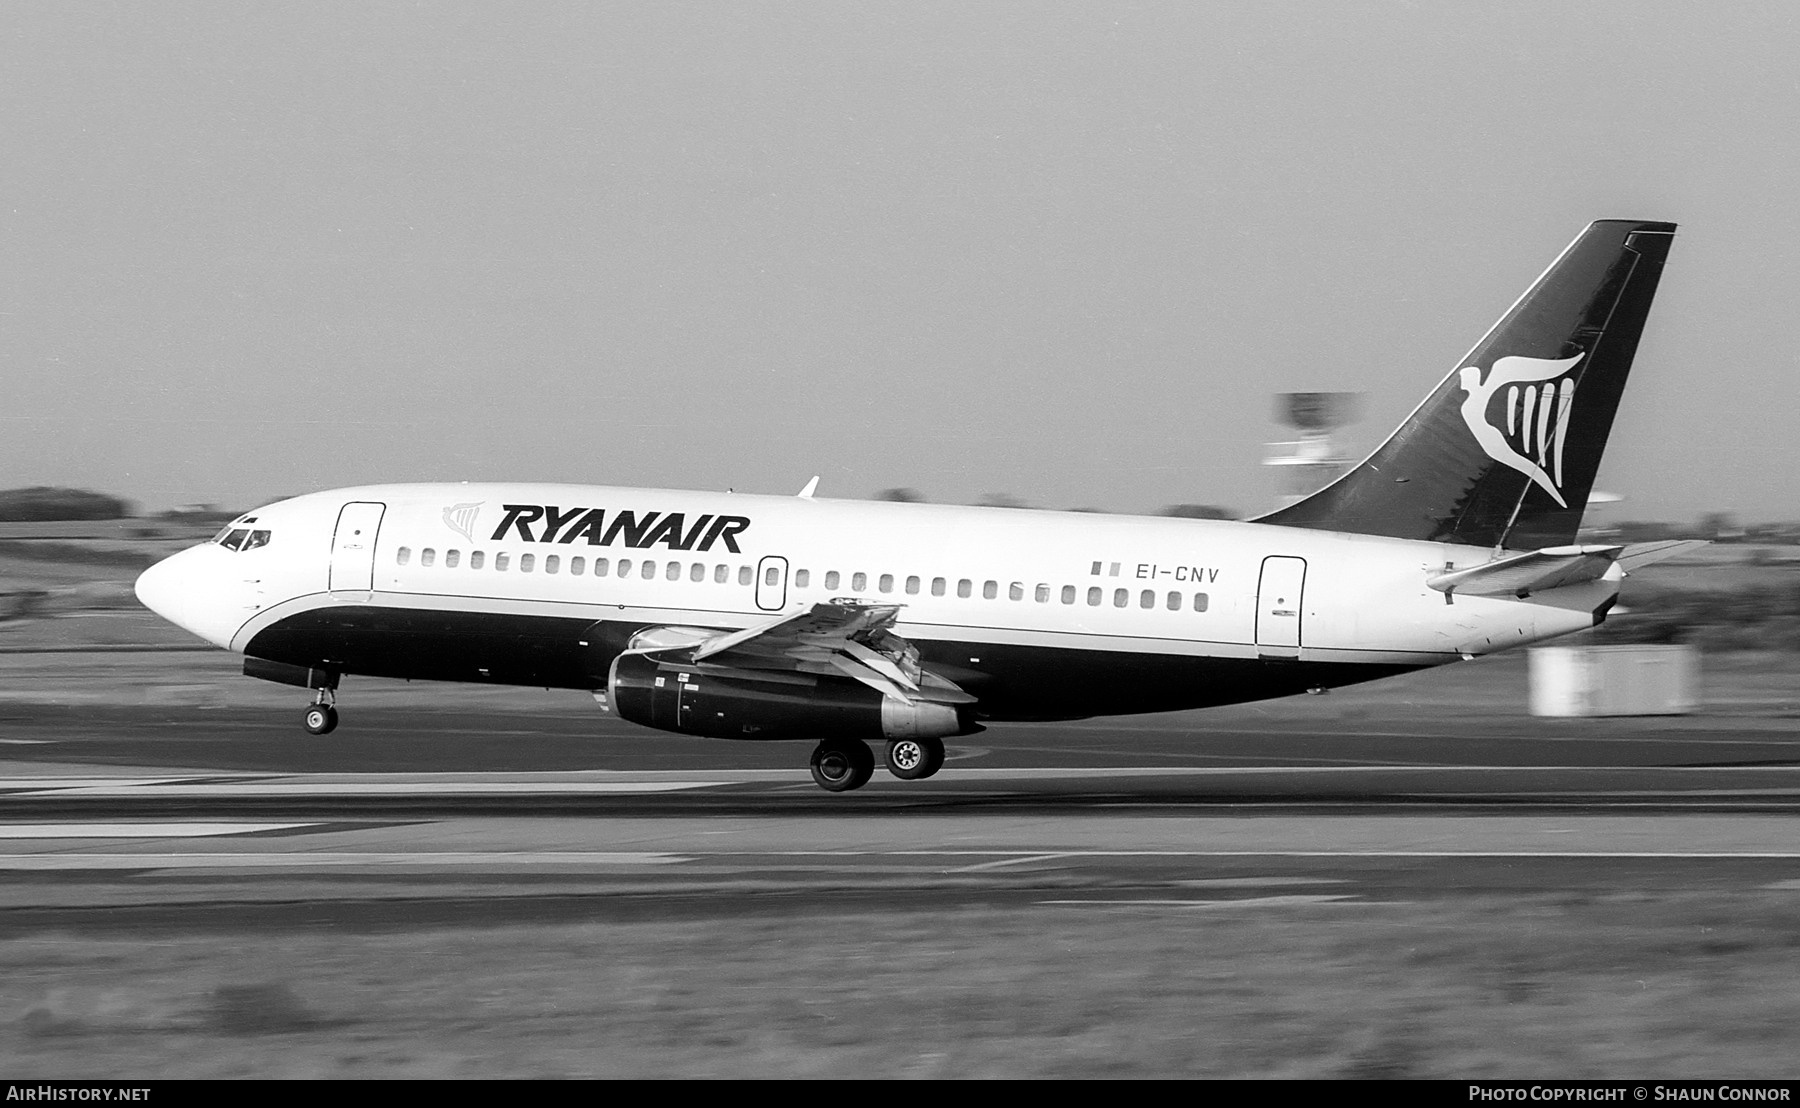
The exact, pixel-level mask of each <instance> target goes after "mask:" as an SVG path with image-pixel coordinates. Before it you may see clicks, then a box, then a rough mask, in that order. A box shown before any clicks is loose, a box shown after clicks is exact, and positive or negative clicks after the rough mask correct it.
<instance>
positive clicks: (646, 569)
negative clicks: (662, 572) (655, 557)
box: [638, 559, 656, 581]
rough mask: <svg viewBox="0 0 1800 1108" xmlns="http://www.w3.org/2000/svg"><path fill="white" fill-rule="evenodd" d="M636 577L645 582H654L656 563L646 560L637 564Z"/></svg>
mask: <svg viewBox="0 0 1800 1108" xmlns="http://www.w3.org/2000/svg"><path fill="white" fill-rule="evenodd" d="M638 576H639V577H642V578H643V579H644V580H646V581H654V580H656V563H655V562H652V561H649V560H648V559H646V560H644V561H642V562H639V563H638Z"/></svg>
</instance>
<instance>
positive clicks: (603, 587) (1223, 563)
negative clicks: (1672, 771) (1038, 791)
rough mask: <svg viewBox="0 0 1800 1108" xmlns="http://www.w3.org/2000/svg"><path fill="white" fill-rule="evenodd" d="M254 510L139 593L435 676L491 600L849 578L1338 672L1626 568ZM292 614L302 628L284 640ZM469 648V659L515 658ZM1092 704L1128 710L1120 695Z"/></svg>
mask: <svg viewBox="0 0 1800 1108" xmlns="http://www.w3.org/2000/svg"><path fill="white" fill-rule="evenodd" d="M359 506H360V507H359ZM672 517H679V518H672ZM247 518H253V519H254V522H253V523H248V524H244V525H240V526H238V530H246V531H252V530H253V531H264V532H267V536H266V538H265V539H263V540H262V541H261V543H260V545H255V546H253V547H250V548H246V549H240V550H233V549H229V548H228V546H227V545H222V544H221V543H220V542H219V541H217V540H215V541H214V542H212V543H208V544H205V545H202V546H198V547H195V548H192V549H189V550H186V551H183V552H181V553H179V554H177V555H175V556H174V557H172V558H169V559H167V560H165V561H164V562H162V563H159V564H158V565H157V566H155V567H153V568H152V569H150V570H149V571H147V572H146V573H145V575H144V577H143V579H142V581H141V582H140V585H139V595H140V596H141V597H142V598H143V600H144V602H145V603H146V604H147V605H148V606H149V607H151V608H152V609H154V610H156V611H157V612H159V613H160V614H162V615H164V616H165V617H167V618H169V619H171V620H172V621H174V622H176V623H178V624H180V625H181V626H183V627H186V628H187V629H189V630H190V631H192V632H194V633H195V634H198V635H200V636H201V637H202V638H205V639H207V640H208V641H210V642H213V643H215V644H217V645H219V646H221V647H224V648H227V649H230V650H234V651H238V652H243V653H249V654H252V655H256V656H265V657H266V656H271V652H270V650H268V649H264V647H265V646H266V644H270V643H284V642H285V643H290V644H291V643H294V642H299V641H301V640H305V642H307V643H310V644H312V645H310V646H307V647H305V648H304V650H303V649H302V648H301V647H299V646H293V645H290V646H286V647H283V648H282V649H283V650H288V651H289V652H294V651H300V652H301V653H305V654H306V656H305V657H291V658H290V657H281V655H280V652H279V651H276V652H275V653H274V655H273V656H277V657H279V658H280V660H283V661H292V662H295V663H296V664H326V665H335V666H338V667H339V668H340V669H341V671H342V672H347V673H356V672H375V673H384V674H388V675H394V676H418V677H426V678H430V677H449V678H451V679H455V678H457V677H458V676H460V675H461V674H460V671H457V672H449V671H446V672H438V671H435V670H434V669H433V667H432V666H431V665H422V666H419V667H409V665H408V661H407V658H406V657H404V656H403V655H404V653H405V651H406V650H407V649H408V648H409V647H410V648H411V649H414V650H417V651H419V652H420V653H421V654H422V655H423V654H430V653H432V652H433V651H437V650H439V649H440V648H441V647H442V646H443V644H433V643H431V642H430V638H431V635H432V633H433V632H432V630H431V628H433V627H434V626H442V627H444V628H445V630H444V632H443V633H444V634H446V635H454V634H467V633H468V631H467V629H468V628H469V627H471V626H477V625H479V621H481V620H484V619H485V620H489V621H490V622H492V621H499V622H493V626H494V627H496V628H500V631H499V639H500V640H501V641H504V639H505V638H506V636H507V635H510V634H515V633H524V634H530V633H532V632H530V631H529V630H526V631H523V632H521V631H518V629H519V628H530V627H531V626H534V624H533V621H539V622H540V623H541V624H542V625H544V626H549V625H555V626H559V627H577V626H581V625H585V624H602V623H604V624H611V625H617V626H620V627H626V628H634V629H643V628H652V627H683V628H711V629H738V628H744V627H749V626H752V625H755V624H759V623H764V622H767V621H769V620H770V619H772V618H776V617H778V616H779V615H780V614H781V613H791V612H793V611H796V610H800V609H804V608H807V607H809V606H811V605H812V604H814V603H817V602H821V601H826V600H831V599H835V598H845V597H849V598H860V599H863V600H868V601H874V602H879V603H884V604H899V605H904V608H903V610H902V611H901V613H900V615H899V619H898V623H897V624H896V626H895V628H894V630H895V632H896V633H897V634H899V635H901V636H903V637H904V638H905V639H907V640H909V641H911V642H913V643H916V644H918V645H919V646H920V648H921V649H922V650H924V651H925V652H926V653H927V655H928V656H933V657H935V658H936V660H938V661H942V662H946V663H950V664H954V665H956V666H960V667H965V668H972V669H973V670H977V671H979V670H981V669H982V667H983V665H984V664H988V663H984V659H983V654H982V651H983V650H984V649H989V648H991V649H992V650H993V651H996V652H1001V653H1006V652H1007V651H1009V650H1011V648H1029V650H1028V652H1027V654H1028V655H1029V656H1030V657H1051V656H1054V655H1055V654H1057V653H1060V652H1076V653H1077V654H1080V655H1094V656H1099V655H1104V656H1107V657H1108V658H1109V659H1110V660H1111V662H1112V663H1113V664H1114V665H1115V666H1116V665H1119V664H1124V665H1126V666H1129V661H1130V658H1131V656H1140V655H1152V656H1157V657H1159V658H1162V659H1178V658H1179V659H1195V660H1200V659H1218V660H1226V659H1234V660H1241V661H1244V662H1251V663H1255V662H1258V661H1262V662H1265V663H1268V664H1270V665H1273V666H1277V667H1279V666H1282V665H1284V664H1285V665H1290V666H1291V665H1294V664H1302V665H1306V667H1307V669H1308V671H1309V672H1315V671H1317V672H1323V668H1322V667H1329V669H1330V670H1331V671H1332V672H1333V673H1334V676H1333V677H1331V678H1329V679H1323V678H1309V679H1308V680H1314V681H1315V683H1317V684H1326V685H1330V684H1345V683H1350V682H1352V681H1355V680H1360V679H1363V678H1364V677H1365V676H1379V675H1381V674H1383V673H1386V672H1393V671H1394V667H1402V668H1411V667H1418V666H1428V665H1435V664H1438V663H1442V662H1446V661H1451V660H1455V659H1457V658H1460V657H1466V656H1473V655H1480V654H1486V653H1490V652H1492V651H1495V650H1501V649H1505V648H1507V647H1512V646H1517V645H1519V644H1522V643H1529V642H1534V641H1537V640H1541V639H1545V638H1550V637H1552V636H1556V635H1562V634H1566V633H1568V632H1571V631H1576V630H1580V629H1583V628H1586V627H1590V626H1592V625H1593V623H1594V622H1595V618H1594V612H1595V611H1596V610H1597V609H1600V608H1602V606H1603V605H1604V604H1606V602H1608V601H1609V600H1610V599H1611V598H1612V597H1613V596H1615V595H1616V593H1617V589H1618V574H1617V572H1616V571H1614V572H1613V573H1611V574H1609V575H1608V576H1607V577H1606V578H1604V579H1601V580H1597V581H1592V582H1587V583H1585V584H1582V585H1577V586H1571V587H1568V588H1562V589H1557V590H1554V591H1553V592H1550V593H1546V594H1540V595H1536V596H1532V597H1529V598H1526V599H1514V598H1510V597H1502V598H1495V597H1478V596H1458V597H1455V599H1454V600H1453V601H1447V599H1446V596H1445V595H1444V594H1443V593H1441V592H1436V591H1433V590H1432V589H1430V588H1427V586H1426V583H1425V582H1426V579H1427V577H1428V576H1429V575H1431V574H1433V573H1440V572H1442V571H1443V570H1444V569H1445V568H1446V567H1447V566H1452V567H1460V566H1468V565H1473V564H1477V563H1480V562H1484V561H1486V560H1488V559H1489V558H1490V557H1491V556H1492V553H1493V552H1491V551H1488V550H1482V549H1476V548H1472V547H1464V546H1453V545H1444V544H1437V543H1426V542H1412V541H1402V540H1395V539H1385V538H1374V537H1368V536H1361V535H1350V534H1341V533H1335V532H1328V531H1317V530H1306V529H1298V528H1287V527H1277V526H1267V525H1259V524H1251V523H1236V522H1219V521H1209V520H1192V519H1182V518H1168V517H1142V516H1110V515H1098V514H1088V513H1067V512H1050V511H1034V510H1019V509H1006V508H978V507H957V506H948V505H925V504H894V503H886V502H868V501H847V500H823V499H810V498H801V497H776V496H756V495H738V494H730V493H725V494H721V493H705V492H691V491H675V490H662V489H631V488H612V487H604V486H584V485H545V484H481V485H473V484H462V485H382V486H368V487H362V488H351V489H339V490H333V491H329V492H321V493H314V494H311V495H307V496H302V497H298V498H295V499H292V500H287V501H282V502H280V503H277V504H274V505H271V506H269V507H266V508H262V509H259V510H258V511H256V512H254V513H251V514H250V516H249V517H247ZM230 530H231V529H228V532H229V531H230ZM233 545H247V544H233ZM682 547H686V549H682ZM359 612H360V613H365V614H366V613H373V612H381V613H387V615H386V617H385V618H386V619H387V620H388V621H389V624H391V625H392V626H393V627H395V628H401V629H402V630H403V633H396V634H388V635H387V636H386V637H385V638H383V639H382V645H381V647H380V652H381V659H380V662H379V664H369V663H367V662H358V661H357V659H356V657H355V656H354V655H355V648H354V647H353V646H352V645H349V644H350V643H351V638H352V637H353V636H354V635H355V634H357V633H358V629H368V628H371V627H377V626H380V627H386V626H388V625H389V624H378V623H371V622H370V621H369V620H368V619H363V618H361V617H359V615H358V613H359ZM439 616H444V617H450V616H455V617H457V620H458V622H456V623H455V624H454V628H452V625H451V624H449V623H434V622H433V621H434V619H436V618H437V617H439ZM471 620H474V621H478V622H477V623H471V622H469V621H471ZM544 621H548V622H544ZM302 624H304V625H306V626H308V627H312V628H314V631H312V632H309V633H308V634H311V635H312V638H307V637H306V636H305V635H302V636H300V638H299V639H295V638H293V636H287V637H286V638H284V635H285V634H286V632H285V631H284V629H285V628H292V627H298V626H301V625H302ZM334 627H335V628H342V629H343V630H342V631H341V633H337V632H330V633H328V632H327V631H323V630H319V629H320V628H334ZM331 634H338V637H337V638H331V637H330V635H331ZM320 635H325V636H326V639H325V640H320V639H319V636H320ZM552 637H553V638H554V636H552ZM591 639H592V636H587V635H583V636H582V637H581V638H580V639H579V640H575V641H579V643H580V645H581V646H582V647H587V646H588V645H589V642H590V641H591ZM340 641H341V643H342V644H344V645H343V646H342V649H338V648H337V647H334V646H332V645H331V643H338V642H340ZM321 643H323V645H321ZM486 649H490V650H491V649H498V647H495V646H493V645H489V646H488V647H486ZM334 650H336V652H337V653H338V654H343V655H345V656H344V657H336V656H333V651H334ZM307 651H310V652H311V653H307ZM934 651H935V655H934V653H933V652H934ZM1043 652H1051V653H1050V654H1044V653H1043ZM312 654H318V655H319V656H318V657H316V658H315V657H313V656H312ZM1027 654H1021V653H1019V652H1018V651H1016V650H1013V651H1012V652H1011V653H1009V654H1008V655H1007V656H1008V657H1011V658H1014V659H1017V658H1021V657H1026V656H1027ZM1009 664H1012V665H1015V666H1016V665H1019V664H1022V663H1020V662H1018V661H1016V660H1015V661H1013V662H1011V663H1009ZM478 668H479V669H480V673H473V672H471V673H470V674H468V676H469V678H470V679H476V680H482V679H495V680H506V679H507V678H505V677H504V676H495V677H492V678H490V676H489V673H488V668H489V667H485V666H483V667H478ZM588 668H589V670H590V671H592V670H594V668H595V667H593V666H589V667H588ZM598 672H602V673H603V672H604V670H599V671H598ZM1058 672H1059V674H1062V673H1066V672H1067V667H1066V666H1063V667H1058ZM534 673H535V671H534ZM1057 679H1058V680H1062V679H1064V678H1063V677H1061V676H1059V677H1058V678H1057ZM530 683H534V684H535V683H540V679H539V678H538V677H536V676H534V677H533V678H532V680H531V682H530ZM557 683H563V684H577V683H582V679H571V680H567V681H558V682H557ZM1013 687H1014V688H1015V690H1018V689H1022V688H1024V687H1025V685H1024V684H1021V683H1019V682H1017V681H1015V683H1014V686H1013ZM1271 691H1273V692H1275V693H1276V694H1279V692H1281V691H1292V690H1291V689H1288V688H1287V686H1286V685H1280V686H1279V688H1275V687H1271V688H1269V689H1263V688H1260V687H1247V688H1244V689H1242V690H1241V693H1242V694H1243V695H1230V693H1231V692H1232V690H1220V689H1218V688H1211V689H1206V690H1196V692H1195V694H1194V695H1192V696H1187V697H1184V696H1181V695H1158V696H1153V697H1151V698H1150V699H1149V702H1148V703H1147V704H1146V705H1145V709H1143V710H1153V709H1160V708H1165V707H1169V706H1171V705H1176V704H1185V703H1189V702H1192V703H1195V704H1201V703H1221V702H1226V701H1229V700H1235V699H1254V698H1255V697H1257V696H1259V695H1270V694H1271ZM1014 699H1017V697H1016V696H1015V698H1014ZM1097 703H1099V704H1100V706H1101V707H1102V708H1104V709H1105V710H1110V711H1131V710H1134V709H1133V708H1132V707H1131V706H1130V703H1129V697H1128V696H1127V697H1124V698H1123V699H1119V700H1118V701H1117V702H1115V700H1113V699H1109V698H1107V697H1104V696H1101V697H1098V698H1097ZM1015 712H1016V709H1015V711H1009V712H1007V713H1006V714H1015ZM1024 714H1029V712H1028V711H1027V712H1025V713H1024Z"/></svg>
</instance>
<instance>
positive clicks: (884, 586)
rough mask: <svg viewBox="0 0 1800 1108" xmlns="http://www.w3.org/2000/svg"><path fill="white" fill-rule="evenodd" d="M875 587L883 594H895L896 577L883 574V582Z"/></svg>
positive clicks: (879, 582)
mask: <svg viewBox="0 0 1800 1108" xmlns="http://www.w3.org/2000/svg"><path fill="white" fill-rule="evenodd" d="M875 587H876V588H878V589H880V590H881V591H882V592H893V591H894V575H893V574H891V573H884V574H882V575H881V580H880V581H878V582H876V583H875Z"/></svg>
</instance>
